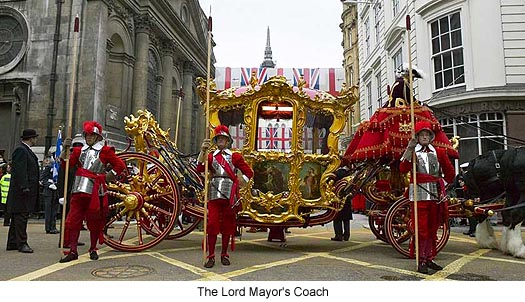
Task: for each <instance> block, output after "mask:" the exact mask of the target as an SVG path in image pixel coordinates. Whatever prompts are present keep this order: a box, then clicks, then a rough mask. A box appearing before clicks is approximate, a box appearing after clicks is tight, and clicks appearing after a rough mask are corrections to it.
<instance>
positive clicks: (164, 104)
mask: <svg viewBox="0 0 525 302" xmlns="http://www.w3.org/2000/svg"><path fill="white" fill-rule="evenodd" d="M161 53H162V72H163V78H164V80H163V81H162V88H161V91H160V112H159V118H160V127H161V128H162V129H164V130H166V129H168V128H171V131H170V135H171V137H173V133H174V132H173V131H174V129H173V123H174V121H175V118H176V116H175V115H176V114H177V108H176V107H175V103H174V102H173V96H172V90H173V56H174V54H175V43H173V42H172V41H170V40H165V41H162V44H161Z"/></svg>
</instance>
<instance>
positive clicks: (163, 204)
mask: <svg viewBox="0 0 525 302" xmlns="http://www.w3.org/2000/svg"><path fill="white" fill-rule="evenodd" d="M119 157H120V158H121V159H122V160H123V161H124V162H125V163H126V166H127V167H129V168H128V171H127V172H128V173H126V176H125V177H123V178H122V179H119V180H117V181H116V182H115V183H112V184H110V185H108V190H109V192H108V195H109V196H110V205H109V210H110V215H109V218H108V222H107V223H106V228H105V231H106V235H105V242H106V244H107V245H109V246H111V247H112V248H114V249H117V250H121V251H127V252H138V251H143V250H145V249H148V248H150V247H153V246H155V245H156V244H158V243H159V242H160V241H162V240H163V239H164V237H166V236H167V235H168V234H169V233H170V232H171V230H172V229H173V226H174V225H175V223H176V221H177V217H178V215H179V213H180V203H179V195H180V194H179V187H178V185H177V183H176V182H175V181H174V179H173V178H172V176H171V173H170V171H169V170H168V169H167V168H166V167H165V166H164V165H163V164H162V163H161V162H160V161H159V160H157V159H155V158H154V157H152V156H149V155H145V154H142V153H135V152H126V153H122V154H119Z"/></svg>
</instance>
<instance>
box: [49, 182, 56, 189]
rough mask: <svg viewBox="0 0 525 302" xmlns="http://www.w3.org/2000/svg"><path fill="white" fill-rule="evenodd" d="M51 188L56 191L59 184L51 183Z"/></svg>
mask: <svg viewBox="0 0 525 302" xmlns="http://www.w3.org/2000/svg"><path fill="white" fill-rule="evenodd" d="M49 188H50V189H51V190H53V191H56V189H57V186H56V185H55V184H51V185H49Z"/></svg>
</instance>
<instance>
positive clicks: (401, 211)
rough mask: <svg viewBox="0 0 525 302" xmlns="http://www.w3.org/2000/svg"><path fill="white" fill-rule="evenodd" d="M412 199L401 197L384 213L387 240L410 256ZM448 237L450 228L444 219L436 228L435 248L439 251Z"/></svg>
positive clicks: (397, 249)
mask: <svg viewBox="0 0 525 302" xmlns="http://www.w3.org/2000/svg"><path fill="white" fill-rule="evenodd" d="M411 205H412V201H410V200H409V199H408V198H405V197H402V198H400V199H399V200H398V201H396V202H395V203H394V204H393V205H392V206H391V207H390V208H389V209H388V212H387V213H386V219H385V226H384V230H385V235H386V238H387V239H388V242H389V243H390V244H391V245H392V247H394V249H395V250H396V251H398V252H399V253H401V254H402V255H404V256H406V257H409V258H410V239H411V238H412V236H413V234H414V230H413V229H412V227H411V225H412V221H411V220H412V218H411V215H410V206H411ZM449 237H450V228H449V225H448V221H445V222H444V223H443V224H442V225H441V226H440V227H439V229H438V234H437V238H438V242H437V246H436V249H437V251H438V252H439V251H440V250H441V249H443V248H444V247H445V245H446V244H447V241H448V238H449Z"/></svg>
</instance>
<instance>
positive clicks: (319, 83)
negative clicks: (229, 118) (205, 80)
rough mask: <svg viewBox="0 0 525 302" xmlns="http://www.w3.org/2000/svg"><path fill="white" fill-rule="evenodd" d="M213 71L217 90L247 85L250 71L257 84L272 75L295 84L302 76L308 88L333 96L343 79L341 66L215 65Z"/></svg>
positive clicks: (339, 88)
mask: <svg viewBox="0 0 525 302" xmlns="http://www.w3.org/2000/svg"><path fill="white" fill-rule="evenodd" d="M215 71H216V78H215V83H216V84H217V90H219V91H220V90H224V89H228V88H231V87H239V86H247V85H249V83H250V77H251V75H252V71H254V72H255V73H256V75H257V80H258V84H259V85H261V84H262V83H264V82H265V81H267V80H268V79H269V78H270V77H272V76H274V75H282V76H285V77H286V79H287V80H288V81H289V83H290V84H293V85H294V86H296V85H297V83H298V82H299V79H300V78H301V76H303V79H304V80H305V81H306V84H307V86H308V88H311V89H316V90H323V91H327V92H328V93H330V94H332V95H334V96H337V95H338V91H339V90H341V86H342V84H343V82H344V81H345V80H344V78H345V76H344V69H343V68H266V67H265V68H258V67H253V68H232V67H216V68H215Z"/></svg>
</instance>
